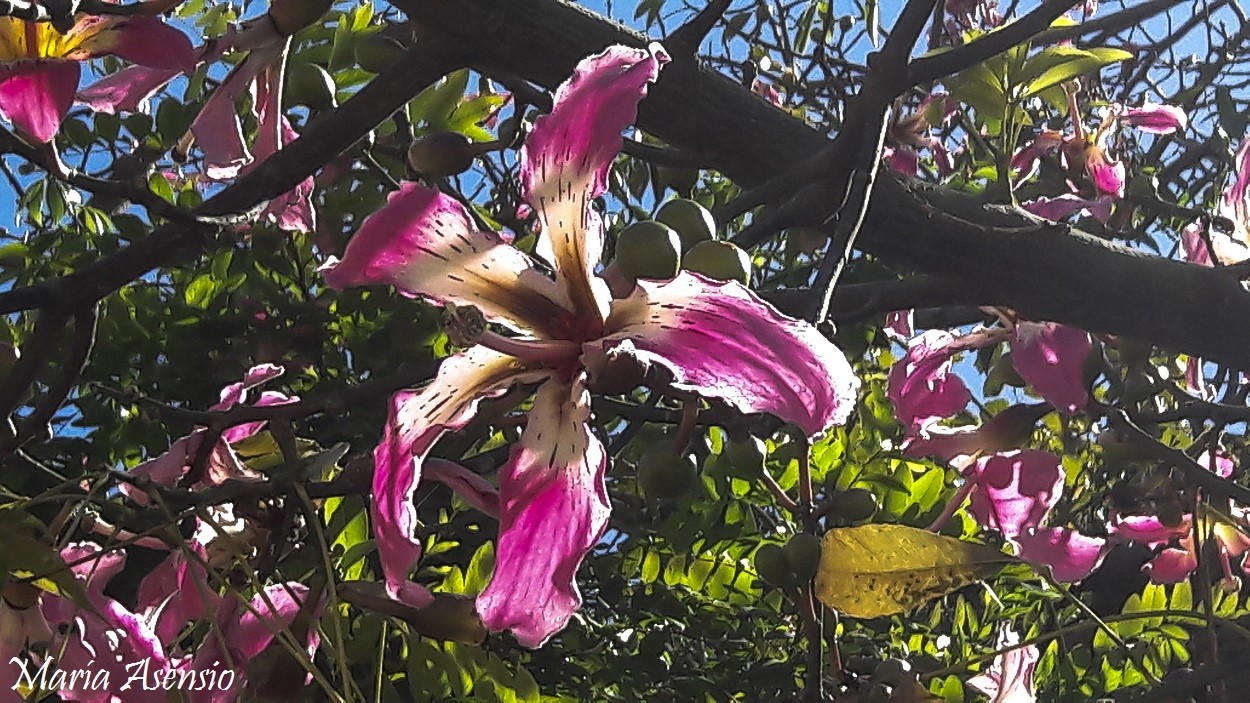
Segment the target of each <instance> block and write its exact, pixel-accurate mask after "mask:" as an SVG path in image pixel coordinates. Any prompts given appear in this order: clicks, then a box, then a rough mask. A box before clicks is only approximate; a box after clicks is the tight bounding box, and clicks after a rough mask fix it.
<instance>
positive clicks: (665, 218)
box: [655, 198, 716, 251]
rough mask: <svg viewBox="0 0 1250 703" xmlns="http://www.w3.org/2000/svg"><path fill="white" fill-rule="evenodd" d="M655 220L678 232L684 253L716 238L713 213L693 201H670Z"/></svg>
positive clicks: (657, 214) (681, 199) (656, 214)
mask: <svg viewBox="0 0 1250 703" xmlns="http://www.w3.org/2000/svg"><path fill="white" fill-rule="evenodd" d="M655 219H656V220H658V221H660V222H663V223H664V224H666V225H668V226H669V227H672V228H673V231H675V232H677V236H678V237H681V250H682V251H690V247H693V246H694V245H696V244H698V243H699V242H705V241H707V240H709V239H715V238H716V220H713V219H712V213H710V212H708V210H707V208H705V207H703V206H702V205H700V204H698V203H696V202H695V201H693V200H687V199H685V198H679V199H677V200H670V201H668V202H667V203H664V204H663V205H662V206H660V211H659V212H657V213H655Z"/></svg>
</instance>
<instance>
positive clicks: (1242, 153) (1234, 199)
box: [1224, 139, 1250, 220]
mask: <svg viewBox="0 0 1250 703" xmlns="http://www.w3.org/2000/svg"><path fill="white" fill-rule="evenodd" d="M1235 161H1236V167H1235V168H1236V171H1235V172H1236V174H1237V178H1236V179H1235V180H1234V181H1233V182H1232V183H1231V184H1229V186H1228V188H1227V189H1225V190H1224V205H1225V208H1226V209H1227V210H1231V211H1232V212H1234V213H1242V212H1244V211H1245V204H1246V194H1247V191H1250V139H1242V140H1241V146H1239V147H1237V156H1236V158H1235ZM1233 219H1234V220H1238V219H1242V218H1238V217H1234V218H1233Z"/></svg>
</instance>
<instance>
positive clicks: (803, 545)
mask: <svg viewBox="0 0 1250 703" xmlns="http://www.w3.org/2000/svg"><path fill="white" fill-rule="evenodd" d="M783 551H785V553H786V563H787V564H789V565H790V570H791V571H793V572H794V574H795V575H796V576H797V577H798V579H799V582H800V583H802V582H805V581H811V580H812V579H814V578H816V571H817V570H818V569H819V568H820V538H819V537H817V536H816V535H813V534H811V533H808V532H800V533H798V534H797V535H795V536H793V537H791V538H790V541H789V542H786V546H785V547H784V548H783Z"/></svg>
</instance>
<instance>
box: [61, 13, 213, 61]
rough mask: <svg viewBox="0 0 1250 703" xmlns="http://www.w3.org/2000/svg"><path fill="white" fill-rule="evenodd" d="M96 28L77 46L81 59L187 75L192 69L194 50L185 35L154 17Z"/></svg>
mask: <svg viewBox="0 0 1250 703" xmlns="http://www.w3.org/2000/svg"><path fill="white" fill-rule="evenodd" d="M99 26H100V28H99V30H98V31H95V32H94V33H93V34H92V35H91V36H89V37H87V38H86V39H84V40H83V41H82V42H81V43H80V44H79V45H78V48H77V52H84V53H85V54H86V56H84V58H86V57H94V56H104V55H106V54H111V55H113V56H119V57H121V58H123V59H126V60H127V61H130V62H131V63H136V64H139V65H140V66H147V67H149V68H161V69H170V70H177V71H190V70H191V68H192V67H193V66H194V65H195V49H194V48H193V47H192V46H191V40H190V39H188V38H187V35H185V34H183V33H182V32H180V31H178V30H177V29H175V28H173V27H171V26H169V25H167V24H165V23H164V22H162V21H161V20H159V19H157V18H156V17H144V16H134V17H124V18H109V19H108V20H106V21H105V22H103V23H101V25H99ZM77 52H75V53H77Z"/></svg>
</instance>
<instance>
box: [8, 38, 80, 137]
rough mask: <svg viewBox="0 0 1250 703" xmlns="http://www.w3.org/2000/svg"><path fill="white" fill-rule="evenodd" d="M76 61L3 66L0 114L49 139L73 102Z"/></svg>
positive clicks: (76, 86) (51, 60) (75, 86)
mask: <svg viewBox="0 0 1250 703" xmlns="http://www.w3.org/2000/svg"><path fill="white" fill-rule="evenodd" d="M78 75H79V67H78V62H77V61H61V60H57V59H49V60H40V61H19V62H17V63H10V64H2V65H0V116H3V117H4V118H5V119H7V120H8V121H10V122H12V123H13V126H14V127H16V128H17V129H18V130H19V131H21V132H23V133H25V134H28V135H30V136H31V137H32V138H33V139H36V140H38V141H40V142H50V141H52V138H53V137H55V136H56V133H57V130H59V129H60V128H61V120H63V119H65V113H67V112H69V108H70V105H73V104H74V91H76V90H78Z"/></svg>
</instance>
